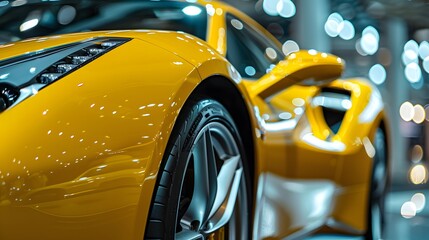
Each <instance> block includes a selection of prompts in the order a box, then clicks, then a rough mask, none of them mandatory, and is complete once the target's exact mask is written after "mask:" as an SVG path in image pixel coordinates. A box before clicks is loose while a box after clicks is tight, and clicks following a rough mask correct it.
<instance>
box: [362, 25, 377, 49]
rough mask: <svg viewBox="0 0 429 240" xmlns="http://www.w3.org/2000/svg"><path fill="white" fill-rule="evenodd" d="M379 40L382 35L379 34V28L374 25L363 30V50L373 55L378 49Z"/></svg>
mask: <svg viewBox="0 0 429 240" xmlns="http://www.w3.org/2000/svg"><path fill="white" fill-rule="evenodd" d="M379 40H380V35H379V34H378V31H377V29H375V28H374V27H372V26H368V27H366V28H365V29H364V30H363V31H362V38H361V40H360V45H361V48H362V50H363V51H364V52H365V53H366V54H368V55H373V54H374V53H376V52H377V50H378V41H379Z"/></svg>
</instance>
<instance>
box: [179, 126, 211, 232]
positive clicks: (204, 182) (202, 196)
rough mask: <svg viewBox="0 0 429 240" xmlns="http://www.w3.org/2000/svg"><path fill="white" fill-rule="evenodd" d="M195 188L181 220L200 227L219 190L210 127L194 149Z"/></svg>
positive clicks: (190, 227)
mask: <svg viewBox="0 0 429 240" xmlns="http://www.w3.org/2000/svg"><path fill="white" fill-rule="evenodd" d="M192 154H193V161H194V162H193V163H194V190H193V196H192V200H191V203H190V205H189V207H188V209H187V211H186V213H185V215H184V216H183V218H182V220H181V224H183V225H185V226H187V227H188V228H189V229H193V230H195V229H199V228H200V227H201V225H202V224H203V223H204V222H205V220H206V219H207V217H208V214H209V211H210V209H211V207H212V205H213V202H214V200H215V197H216V192H217V178H216V175H217V170H216V161H215V154H214V149H213V144H212V136H211V134H210V130H209V128H206V130H205V131H203V134H202V135H201V136H200V138H199V139H198V140H197V141H196V144H195V146H194V148H193V150H192Z"/></svg>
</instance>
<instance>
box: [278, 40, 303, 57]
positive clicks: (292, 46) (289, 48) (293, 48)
mask: <svg viewBox="0 0 429 240" xmlns="http://www.w3.org/2000/svg"><path fill="white" fill-rule="evenodd" d="M282 51H283V53H284V55H286V56H287V55H289V54H291V53H293V52H298V51H299V46H298V43H296V42H295V41H292V40H288V41H286V42H285V43H284V44H283V46H282Z"/></svg>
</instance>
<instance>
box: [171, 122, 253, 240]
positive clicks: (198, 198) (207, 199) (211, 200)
mask: <svg viewBox="0 0 429 240" xmlns="http://www.w3.org/2000/svg"><path fill="white" fill-rule="evenodd" d="M187 162H188V164H187V168H186V174H185V176H184V180H183V181H182V187H181V189H182V190H181V198H180V203H179V211H178V221H177V227H176V236H175V237H176V239H179V240H181V239H206V238H209V236H213V235H216V234H213V233H215V232H219V231H220V230H219V229H222V232H225V231H224V229H223V228H224V227H225V226H227V224H228V222H230V220H231V222H232V223H234V224H228V226H227V229H228V231H227V233H226V234H227V235H231V234H233V235H234V236H237V232H242V229H240V230H239V229H237V227H240V226H239V225H241V226H243V223H241V224H235V223H236V222H237V221H236V219H237V218H242V217H241V216H240V215H241V214H242V212H245V211H242V209H241V208H242V207H239V208H238V209H235V206H236V202H239V204H238V205H240V206H241V205H245V206H244V207H246V208H247V200H246V195H245V194H246V192H245V191H246V187H245V181H244V176H243V175H244V173H243V165H242V160H241V154H240V151H239V148H238V145H237V142H236V140H235V138H234V136H233V135H232V134H231V132H230V130H229V129H228V128H227V127H226V126H225V125H224V124H222V123H220V122H210V123H208V124H207V125H206V126H204V128H202V129H201V131H200V132H198V134H197V136H196V137H195V140H194V142H193V143H192V147H191V149H190V151H189V155H188V156H187ZM218 235H219V234H218ZM238 235H241V234H238ZM222 239H223V237H222ZM230 239H235V237H234V238H230Z"/></svg>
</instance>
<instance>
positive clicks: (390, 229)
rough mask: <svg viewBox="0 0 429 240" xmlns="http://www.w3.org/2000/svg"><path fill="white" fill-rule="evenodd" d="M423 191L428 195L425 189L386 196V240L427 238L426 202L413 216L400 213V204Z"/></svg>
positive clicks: (322, 239)
mask: <svg viewBox="0 0 429 240" xmlns="http://www.w3.org/2000/svg"><path fill="white" fill-rule="evenodd" d="M417 192H420V193H423V194H424V195H425V196H429V195H428V194H429V190H426V191H405V192H392V193H390V194H389V196H388V197H387V203H386V204H387V205H386V207H387V209H386V210H387V215H386V217H387V219H386V220H387V226H386V239H387V240H405V239H406V240H421V239H429V237H428V236H429V206H428V205H427V204H426V205H425V207H424V208H423V210H422V211H421V212H419V213H417V214H416V216H415V217H412V218H409V219H406V218H404V217H402V215H401V207H402V205H403V204H404V203H405V202H407V201H410V199H411V197H412V196H413V195H414V194H415V193H417ZM361 239H363V238H361V237H349V236H338V235H336V236H332V235H329V236H328V235H323V236H313V237H309V238H306V239H305V240H361Z"/></svg>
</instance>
